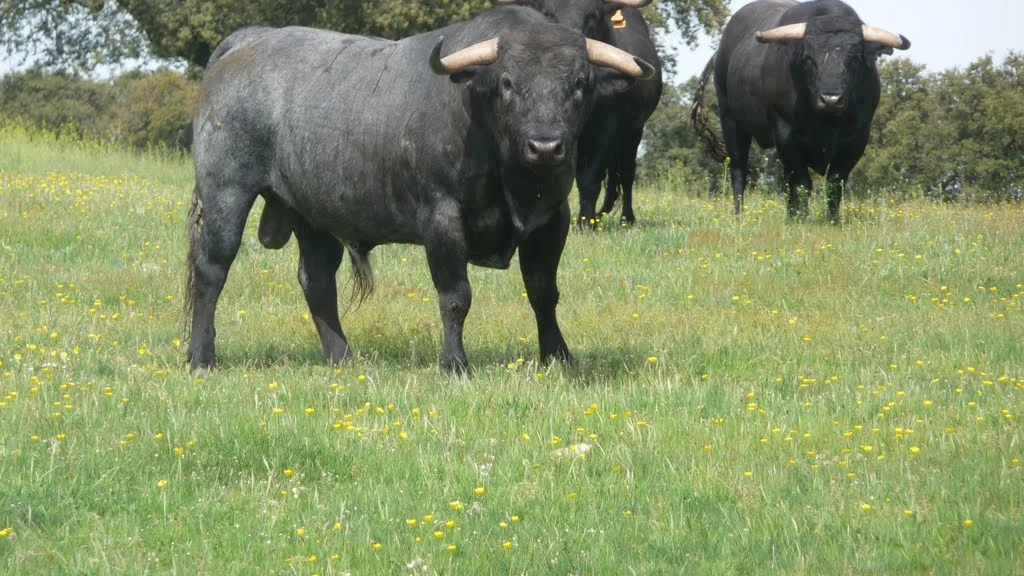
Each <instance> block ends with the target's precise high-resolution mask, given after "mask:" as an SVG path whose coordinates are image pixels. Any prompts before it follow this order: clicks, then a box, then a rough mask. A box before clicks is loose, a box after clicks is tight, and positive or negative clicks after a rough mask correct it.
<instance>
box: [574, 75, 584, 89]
mask: <svg viewBox="0 0 1024 576" xmlns="http://www.w3.org/2000/svg"><path fill="white" fill-rule="evenodd" d="M573 88H575V89H576V91H577V92H583V91H584V90H586V89H587V79H586V78H584V77H583V76H580V77H579V78H577V79H576V83H575V84H573Z"/></svg>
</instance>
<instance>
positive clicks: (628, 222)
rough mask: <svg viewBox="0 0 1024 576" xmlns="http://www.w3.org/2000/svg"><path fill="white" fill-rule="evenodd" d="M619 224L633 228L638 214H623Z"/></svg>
mask: <svg viewBox="0 0 1024 576" xmlns="http://www.w3.org/2000/svg"><path fill="white" fill-rule="evenodd" d="M619 224H621V225H623V226H628V227H630V228H632V227H633V226H636V216H633V215H632V214H629V215H626V214H623V215H622V218H621V219H620V220H619Z"/></svg>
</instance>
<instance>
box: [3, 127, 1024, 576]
mask: <svg viewBox="0 0 1024 576" xmlns="http://www.w3.org/2000/svg"><path fill="white" fill-rule="evenodd" d="M191 188H192V171H191V166H190V162H189V161H188V159H186V158H177V157H171V156H164V155H160V154H155V153H154V154H142V155H139V154H132V153H127V152H124V151H120V150H117V149H112V148H108V147H106V146H104V145H102V144H98V143H90V142H75V141H62V140H58V139H55V138H53V137H49V136H44V135H40V134H34V133H32V132H30V131H27V130H25V129H23V128H20V127H18V126H17V125H10V124H9V125H5V126H3V127H2V128H0V319H2V320H0V572H3V573H7V574H19V575H21V574H126V573H127V574H141V573H158V574H163V573H168V574H215V575H226V574H254V573H271V574H297V575H303V576H308V575H312V574H319V575H328V574H374V573H388V574H395V573H398V574H401V573H410V574H411V573H426V574H429V573H450V574H492V573H507V574H623V573H636V574H683V573H694V574H725V573H744V574H762V573H763V574H779V573H783V574H836V573H866V572H883V573H911V574H921V573H938V574H952V573H956V574H963V573H968V574H982V573H986V574H1014V573H1016V574H1020V573H1024V468H1022V466H1021V459H1022V458H1024V444H1022V440H1024V438H1022V432H1024V429H1022V426H1021V419H1022V418H1024V314H1022V310H1021V307H1022V300H1024V297H1022V294H1024V205H1021V204H1003V205H956V204H941V203H934V202H930V201H925V200H915V199H910V200H900V201H896V200H892V199H886V198H879V199H869V200H856V199H855V200H851V201H849V202H846V203H844V209H843V218H844V225H843V226H841V227H834V226H830V225H827V224H825V223H824V216H823V212H824V203H825V202H824V199H822V198H821V197H820V196H816V197H815V198H813V199H812V206H813V207H814V213H813V214H812V216H811V217H810V219H809V220H808V221H807V222H805V223H789V222H787V221H786V217H785V206H784V204H783V203H782V202H781V201H778V200H776V199H774V198H772V197H771V196H770V195H766V194H756V195H753V196H752V197H751V198H750V201H749V202H748V210H747V213H746V214H744V215H743V216H742V217H740V218H736V217H733V216H732V215H731V214H730V206H731V200H730V199H728V198H712V199H708V198H700V197H698V196H697V195H695V194H694V193H693V191H691V190H688V189H687V188H686V187H685V186H684V185H682V184H681V183H679V182H674V181H672V180H670V179H669V180H665V181H662V182H648V183H644V184H643V186H641V188H640V189H639V192H638V200H637V214H638V218H639V225H638V226H637V227H636V228H633V229H625V228H620V227H618V226H606V227H605V228H606V229H602V230H600V231H598V232H596V233H585V234H584V233H578V232H575V231H574V232H573V233H572V234H571V236H570V239H569V243H568V246H567V248H566V250H565V253H564V256H563V260H562V265H561V268H560V285H561V288H562V301H561V305H560V306H559V315H560V320H561V324H562V327H563V331H564V332H565V336H566V339H567V341H568V342H569V345H570V347H571V348H572V350H573V352H574V353H575V355H576V357H577V359H578V361H579V362H578V366H575V367H568V366H562V365H560V364H554V365H550V366H545V365H538V363H537V362H536V361H535V359H534V355H535V354H536V332H535V330H536V328H535V324H534V321H533V315H532V312H531V311H530V308H529V304H528V303H527V301H526V299H525V294H524V293H523V285H522V280H521V278H520V276H519V273H518V266H517V265H516V264H515V263H513V266H512V269H511V270H509V271H494V270H484V269H479V268H473V269H471V272H470V279H471V282H472V284H473V289H474V300H473V308H472V311H471V312H470V316H469V319H468V321H467V325H466V348H467V352H468V354H469V359H470V362H471V364H472V366H473V374H472V377H471V378H449V377H446V376H442V375H441V374H440V373H439V372H438V370H437V366H436V360H437V355H438V353H439V352H440V345H441V325H440V318H439V315H438V311H437V302H436V294H435V292H434V289H433V286H432V284H431V282H430V277H429V273H428V270H427V266H426V262H425V258H424V255H423V250H422V249H421V248H418V247H407V246H385V247H380V248H378V249H376V250H375V251H374V252H373V254H372V262H373V264H374V268H375V274H376V286H377V289H376V292H375V293H374V294H373V295H372V296H371V297H370V298H369V299H368V300H367V301H366V302H365V303H364V304H363V305H362V306H359V307H355V306H353V307H350V309H349V310H348V311H347V312H346V314H345V316H344V318H343V319H342V324H343V326H344V327H345V330H346V333H347V335H348V337H349V341H350V342H351V344H352V345H353V347H354V349H355V352H356V358H355V359H354V360H353V361H352V362H350V363H346V364H344V365H341V366H339V367H331V366H328V365H326V364H325V362H324V361H323V359H322V354H321V351H320V345H319V342H318V340H317V338H316V334H315V330H314V327H313V325H312V322H311V321H310V320H309V317H308V312H307V309H306V306H305V302H304V300H303V298H302V295H301V291H300V289H299V286H298V282H297V281H296V279H295V278H296V266H297V250H296V246H295V242H294V241H293V242H291V243H290V244H289V245H288V246H287V247H286V248H285V249H284V250H281V251H269V250H266V249H263V248H262V247H261V246H260V245H259V243H258V241H257V239H256V235H255V224H256V222H257V217H258V215H259V206H257V209H256V210H254V213H253V215H252V218H251V219H250V227H251V229H250V230H249V231H247V234H246V236H245V239H244V241H243V246H242V249H241V251H240V253H239V257H238V259H237V260H236V262H235V265H234V267H233V268H232V271H231V275H230V277H229V279H228V283H227V287H226V289H225V292H224V296H223V298H222V299H221V304H220V308H219V314H218V340H217V345H218V353H219V357H220V362H221V364H220V367H219V368H218V369H217V370H215V371H214V372H212V373H211V374H210V375H209V376H208V377H207V378H205V379H197V378H196V377H194V376H193V375H191V374H189V373H188V372H187V371H186V370H185V367H184V362H183V360H184V353H185V347H186V345H187V343H186V342H184V341H183V339H184V334H183V318H182V290H183V287H184V255H185V251H186V241H187V234H186V222H185V217H186V213H187V211H188V202H189V200H190V196H191ZM349 278H350V272H349V270H348V267H347V265H345V266H343V269H342V271H341V272H340V273H339V281H340V283H341V284H342V286H343V288H342V292H345V289H344V286H346V285H348V282H349Z"/></svg>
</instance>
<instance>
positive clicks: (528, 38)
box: [187, 7, 652, 372]
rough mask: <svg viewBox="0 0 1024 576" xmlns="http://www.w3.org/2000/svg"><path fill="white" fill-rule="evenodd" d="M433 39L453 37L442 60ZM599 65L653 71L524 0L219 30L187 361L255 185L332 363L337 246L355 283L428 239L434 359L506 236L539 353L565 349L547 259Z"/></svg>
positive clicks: (201, 355)
mask: <svg viewBox="0 0 1024 576" xmlns="http://www.w3.org/2000/svg"><path fill="white" fill-rule="evenodd" d="M442 37H443V38H444V43H445V45H446V46H452V47H456V48H461V50H459V51H458V52H456V53H453V54H451V55H450V56H448V57H446V58H443V59H442V58H441V57H440V52H441V49H442V45H441V41H440V40H439V38H442ZM428 64H429V65H428ZM595 65H597V66H603V67H611V68H614V69H616V70H618V71H619V73H622V74H625V75H629V76H631V77H641V76H647V77H649V76H650V74H651V73H652V69H651V67H650V65H649V64H647V63H646V62H643V61H642V60H639V59H636V58H634V57H632V56H630V55H628V54H626V53H624V52H622V51H620V50H617V49H615V48H612V47H610V46H607V45H602V44H600V43H596V42H591V41H585V39H584V38H583V36H582V35H580V34H578V33H574V32H572V31H570V30H568V29H565V28H563V27H560V26H557V25H554V24H550V23H546V22H543V17H542V16H541V15H539V14H537V13H536V12H533V11H531V10H527V9H523V8H518V7H506V8H498V9H495V10H492V11H490V12H488V13H485V14H484V15H481V16H480V17H478V18H476V19H474V20H471V21H469V22H465V23H461V24H456V25H453V26H449V27H447V28H445V29H443V30H439V31H437V32H434V33H428V34H423V35H419V36H414V37H411V38H407V39H405V40H402V41H399V42H391V41H387V40H380V39H373V38H365V37H359V36H350V35H343V34H337V33H333V32H327V31H322V30H313V29H307V28H284V29H267V28H249V29H245V30H241V31H239V32H237V33H236V34H234V35H232V36H231V37H229V38H227V39H226V40H225V41H224V43H223V44H222V46H220V47H219V48H218V49H217V51H216V52H215V53H214V56H213V58H212V59H211V63H210V64H209V65H208V67H207V71H206V74H205V77H204V78H203V85H202V92H201V97H200V104H199V110H198V113H197V116H196V120H195V147H194V155H195V163H196V188H195V198H194V200H193V210H192V211H191V214H190V222H191V225H192V231H191V242H190V250H189V255H188V273H189V282H188V283H189V286H188V288H187V290H188V292H187V296H188V308H189V309H190V310H189V311H188V314H189V316H190V318H188V319H189V320H190V321H191V322H190V323H191V341H190V344H189V349H188V354H187V360H188V362H189V364H190V365H191V367H192V368H193V369H195V370H197V371H200V372H205V371H207V370H208V369H209V368H210V367H211V366H212V365H213V364H214V363H215V359H216V356H215V351H214V337H215V329H214V316H215V312H216V306H217V300H218V298H219V296H220V293H221V290H222V288H223V286H224V282H225V280H226V278H227V274H228V269H229V268H230V266H231V263H232V261H233V260H234V258H235V255H236V254H237V252H238V248H239V244H240V241H241V237H242V232H243V229H244V227H245V222H246V219H247V216H248V213H249V211H250V210H251V208H252V206H253V203H254V202H255V200H256V197H257V196H262V197H263V198H264V199H265V201H266V206H265V208H264V214H263V217H262V220H261V222H260V233H259V237H260V241H261V242H262V243H263V244H264V245H265V246H267V247H271V248H280V247H281V246H283V245H284V244H285V243H286V242H287V241H288V239H289V237H290V236H291V234H292V233H294V234H295V236H296V238H297V240H298V244H299V273H298V276H299V283H300V285H301V286H302V290H303V293H304V295H305V298H306V302H307V304H308V305H309V309H310V313H311V315H312V318H313V321H314V323H315V325H316V329H317V332H318V333H319V336H320V341H321V344H322V345H323V350H324V354H325V355H326V357H327V358H328V360H330V361H332V362H338V361H341V360H343V359H345V358H347V357H349V356H350V355H351V352H350V350H349V345H348V341H347V340H346V338H345V335H344V333H343V332H342V329H341V324H340V322H339V317H338V303H337V283H336V279H335V274H336V271H337V269H338V267H339V266H340V264H341V260H342V256H343V253H344V252H345V251H347V252H348V253H349V255H350V258H351V260H352V262H353V269H354V272H355V276H356V286H357V288H359V289H360V290H361V292H362V294H361V295H362V296H365V294H366V293H368V291H369V290H370V289H371V287H372V275H371V271H370V267H369V261H368V254H369V251H370V250H371V249H372V248H373V247H374V246H377V245H380V244H386V243H408V244H420V245H423V246H425V247H426V253H427V261H428V263H429V266H430V273H431V277H432V279H433V281H434V285H435V286H436V288H437V291H438V296H439V298H438V300H439V304H440V311H441V319H442V323H443V325H444V350H443V352H442V353H441V357H440V366H441V368H442V370H445V371H461V370H463V369H465V367H466V366H467V360H466V353H465V350H464V348H463V343H462V332H463V324H464V322H465V319H466V315H467V313H468V312H469V307H470V303H471V300H472V296H471V291H470V285H469V281H468V279H467V274H466V272H467V264H468V263H473V264H477V265H481V266H487V267H494V268H507V267H508V266H509V264H510V261H511V258H512V256H513V254H514V253H515V251H516V250H517V249H518V250H519V261H520V269H521V271H522V275H523V280H524V282H525V284H526V291H527V294H528V296H529V301H530V305H531V306H532V307H533V310H534V313H535V315H536V320H537V328H538V332H539V343H540V355H541V357H542V358H544V359H547V358H552V357H554V358H560V359H563V360H566V361H571V359H572V358H571V355H570V353H569V350H568V347H567V346H566V343H565V340H564V338H563V337H562V333H561V330H560V329H559V326H558V322H557V320H556V318H555V307H556V305H557V304H558V297H559V294H558V288H557V284H556V271H557V267H558V262H559V259H560V258H561V253H562V249H563V247H564V245H565V240H566V235H567V230H568V227H569V221H570V214H569V207H568V202H567V198H568V195H569V190H570V188H571V186H572V178H573V171H574V162H573V160H574V158H575V152H576V146H577V138H578V135H579V132H580V129H581V128H582V125H583V122H584V120H585V118H586V115H587V113H588V111H589V108H590V107H591V105H592V101H593V99H594V98H595V94H594V80H593V78H594V75H595V68H596V66H595ZM444 76H448V78H445V77H444ZM449 79H450V81H449Z"/></svg>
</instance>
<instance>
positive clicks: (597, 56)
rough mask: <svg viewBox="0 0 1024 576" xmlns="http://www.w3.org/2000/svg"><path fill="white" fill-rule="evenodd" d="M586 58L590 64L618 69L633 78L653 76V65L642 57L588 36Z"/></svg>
mask: <svg viewBox="0 0 1024 576" xmlns="http://www.w3.org/2000/svg"><path fill="white" fill-rule="evenodd" d="M587 59H588V60H590V63H591V64H595V65H597V66H605V67H607V68H611V69H613V70H618V71H619V72H622V73H623V74H628V75H629V76H632V77H633V78H642V79H644V80H646V79H648V78H650V77H651V76H654V66H651V65H650V64H648V63H647V62H646V61H645V60H644V59H643V58H639V57H637V56H633V55H632V54H630V53H629V52H626V51H625V50H619V49H618V48H616V47H615V46H612V45H611V44H605V43H604V42H599V41H597V40H591V39H590V38H587Z"/></svg>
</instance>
